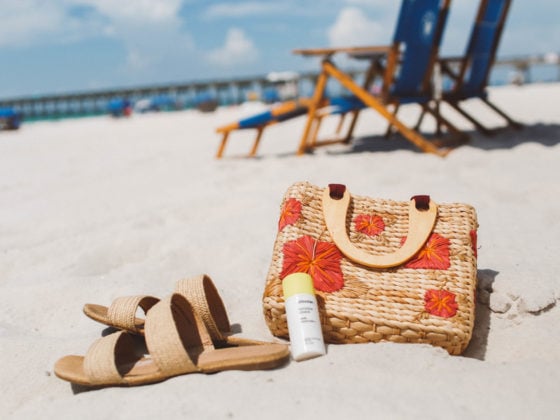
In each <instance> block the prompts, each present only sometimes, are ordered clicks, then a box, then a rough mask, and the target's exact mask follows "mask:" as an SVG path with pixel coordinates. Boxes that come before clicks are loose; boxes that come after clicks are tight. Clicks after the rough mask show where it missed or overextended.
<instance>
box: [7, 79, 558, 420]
mask: <svg viewBox="0 0 560 420" xmlns="http://www.w3.org/2000/svg"><path fill="white" fill-rule="evenodd" d="M491 98H493V99H494V100H495V102H496V103H497V104H499V105H501V106H503V108H504V109H507V110H508V112H509V113H510V114H511V115H512V116H514V117H515V118H517V119H518V120H519V121H521V122H523V123H525V124H527V127H526V128H525V130H523V131H521V132H513V131H506V132H503V133H501V134H499V135H498V136H496V137H494V138H485V137H482V136H480V135H478V134H476V133H472V134H473V135H472V137H473V140H472V142H471V144H470V145H468V146H463V147H461V148H459V149H457V150H455V151H454V152H452V153H451V154H450V155H449V156H448V157H447V158H445V159H442V158H439V157H436V156H433V155H427V154H421V153H418V152H417V151H416V150H415V149H414V148H412V147H410V146H409V145H408V143H406V142H403V141H401V140H394V141H391V142H388V141H385V140H382V139H379V138H374V139H370V141H367V142H364V141H363V140H359V139H358V140H357V141H356V142H355V143H354V145H353V146H345V147H342V146H333V147H330V148H324V149H321V150H319V151H317V152H316V153H315V154H314V155H306V156H304V157H299V158H298V157H295V156H293V155H292V152H293V151H294V150H295V149H296V146H297V144H298V141H299V138H298V137H299V134H300V132H301V129H302V125H303V119H302V118H300V119H297V120H293V121H290V122H287V123H284V124H280V125H277V126H274V127H272V128H270V129H269V130H268V131H267V132H266V133H265V135H264V138H263V141H262V147H261V149H260V152H259V155H260V158H258V159H250V160H247V159H240V158H238V157H239V156H240V155H241V154H242V153H246V152H247V151H248V150H249V147H250V140H249V136H250V135H251V133H249V132H242V133H241V132H240V133H236V134H234V135H233V136H232V139H231V147H229V148H228V149H227V150H226V155H227V156H228V157H227V158H226V159H223V160H221V161H217V160H215V159H214V158H213V155H214V153H215V150H216V148H217V145H218V141H219V138H218V136H217V135H216V134H215V133H214V131H213V130H214V128H215V127H216V126H218V125H220V124H223V123H227V122H231V121H232V120H234V119H235V118H237V117H238V116H240V115H243V114H246V113H248V112H251V111H253V110H254V109H255V108H258V106H255V105H249V106H245V107H240V108H232V109H221V110H218V111H217V112H215V113H213V114H200V113H198V112H196V111H191V112H180V113H168V114H159V115H158V114H151V115H135V116H133V117H132V118H130V119H128V120H113V119H110V118H109V117H100V118H91V119H83V120H75V121H64V122H41V123H35V124H26V125H24V126H23V127H22V129H21V130H20V131H19V132H14V133H12V132H2V133H0V204H1V205H0V293H1V297H2V305H1V307H0V346H1V347H0V348H1V352H0V357H1V364H0V395H1V398H0V401H1V402H0V417H2V418H7V417H9V418H22V419H29V418H133V417H134V418H148V417H152V418H189V419H199V418H212V419H213V418H242V419H252V418H271V419H286V418H317V419H320V418H333V419H334V418H345V419H346V418H348V419H352V418H426V419H450V418H453V419H455V418H464V419H472V418H510V419H511V418H516V419H527V418H559V417H560V410H559V408H558V407H559V404H558V398H559V395H560V310H559V308H558V304H557V301H558V299H560V275H559V273H558V269H557V268H558V260H557V256H556V254H557V252H558V251H559V249H560V246H559V245H560V223H559V222H558V215H559V214H560V196H559V195H560V186H559V185H560V183H559V182H560V176H559V175H560V170H559V162H560V110H559V109H560V108H559V105H558V100H559V99H560V85H532V86H526V87H522V88H513V87H508V88H498V89H494V90H492V92H491ZM472 109H474V111H475V112H477V113H478V114H479V115H483V119H484V120H485V121H488V122H489V123H490V124H495V123H496V122H497V121H499V120H497V119H495V118H494V116H493V114H491V113H489V112H486V110H485V108H483V107H482V106H481V105H479V104H472ZM416 112H417V110H416V108H411V111H410V112H409V110H408V109H403V116H405V117H406V118H408V115H409V114H410V115H415V113H416ZM481 113H482V114H481ZM457 121H459V120H457ZM384 127H385V125H384V124H382V123H381V120H380V119H379V118H378V117H377V116H376V115H375V114H374V113H373V112H370V111H368V112H365V113H364V114H363V116H362V118H361V120H360V124H359V127H358V135H359V136H372V135H375V136H378V135H379V134H380V133H382V132H383V130H384ZM464 127H465V128H467V129H468V127H469V125H468V124H465V125H464ZM232 156H237V157H232ZM301 180H308V181H310V182H313V183H315V184H318V185H326V184H327V183H329V182H339V183H345V184H347V185H348V187H349V188H350V190H351V191H352V192H355V193H357V194H361V195H370V196H378V197H388V198H395V199H407V198H408V197H410V196H411V195H414V194H421V193H428V194H431V195H432V197H433V198H434V199H435V200H436V201H440V202H453V201H463V202H467V203H470V204H472V205H474V206H475V207H476V208H477V210H478V216H479V222H480V230H479V246H480V250H479V261H478V262H479V280H480V287H479V300H480V302H479V305H478V308H477V314H478V318H477V326H476V329H475V335H474V338H473V341H472V345H471V347H470V348H469V349H468V350H467V352H466V354H465V356H461V357H457V356H449V355H448V354H447V353H446V352H445V351H443V350H440V349H436V348H432V347H429V346H423V345H399V344H368V345H346V346H333V345H331V346H329V347H328V355H327V356H326V357H323V358H319V359H314V360H311V361H307V362H301V363H296V362H291V363H289V364H288V365H286V366H285V367H283V368H281V369H278V370H273V371H261V372H259V371H256V372H222V373H219V374H216V375H185V376H181V377H177V378H174V379H171V380H168V381H166V382H163V383H160V384H156V385H150V386H144V387H137V388H129V389H120V388H108V389H102V390H97V391H91V392H77V393H74V392H73V389H72V387H71V386H70V385H69V384H68V383H67V382H64V381H62V380H60V379H58V378H56V377H55V376H54V374H53V372H52V369H53V364H54V362H55V361H56V360H57V359H58V358H59V357H61V356H63V355H65V354H84V353H85V351H86V350H87V348H88V346H89V344H90V343H91V342H93V340H95V339H96V338H98V337H99V336H100V334H101V332H102V330H103V328H102V326H100V325H99V324H96V323H95V322H93V321H91V320H89V319H88V318H86V317H85V316H83V315H82V312H81V309H82V305H83V304H84V303H86V302H95V303H103V304H108V303H109V302H110V301H111V300H112V299H113V298H115V297H117V296H121V295H126V294H138V293H150V294H154V295H157V296H164V295H166V294H168V293H169V292H170V290H171V288H172V285H173V284H174V282H175V280H177V279H179V278H181V277H185V276H190V275H195V274H198V273H208V274H210V276H211V277H212V278H213V279H214V281H215V283H216V284H217V285H218V287H219V289H220V293H221V294H222V296H223V298H224V301H225V303H226V306H227V308H228V311H229V314H230V319H231V320H232V322H234V323H237V324H239V327H240V328H241V329H242V334H243V335H244V336H247V337H252V338H262V339H272V337H271V336H270V333H269V332H268V329H267V327H266V324H265V322H264V319H263V316H262V310H261V294H262V291H263V287H264V280H265V277H266V273H267V270H268V265H269V262H270V257H271V251H272V245H273V241H274V237H275V233H276V223H277V218H278V213H279V203H280V200H281V197H282V195H283V193H284V191H285V190H286V188H287V187H288V186H289V185H290V184H291V183H292V182H295V181H301Z"/></svg>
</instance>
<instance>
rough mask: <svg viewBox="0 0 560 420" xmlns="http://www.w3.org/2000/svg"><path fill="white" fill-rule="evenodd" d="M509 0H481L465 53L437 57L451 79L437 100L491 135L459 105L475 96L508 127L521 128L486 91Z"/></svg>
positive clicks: (490, 130)
mask: <svg viewBox="0 0 560 420" xmlns="http://www.w3.org/2000/svg"><path fill="white" fill-rule="evenodd" d="M511 2H512V0H481V2H480V6H479V8H478V12H477V15H476V20H475V22H474V25H473V28H472V31H471V36H470V39H469V42H468V44H467V48H466V52H465V55H464V56H463V57H460V58H443V59H440V60H439V63H440V65H441V70H442V75H443V76H444V77H445V76H447V77H449V78H450V79H451V80H452V81H453V86H452V88H451V89H450V90H449V91H444V92H442V98H441V99H442V100H443V101H444V102H446V103H448V104H449V105H451V106H452V107H453V108H454V109H455V110H457V111H458V112H459V113H460V114H461V115H463V116H464V117H465V118H466V119H467V120H469V121H470V122H471V123H472V124H473V125H474V126H475V127H476V128H477V129H478V130H479V131H480V132H482V133H484V134H493V133H494V132H495V130H492V129H489V128H487V127H485V126H484V125H483V124H482V123H480V122H479V121H478V120H477V119H475V118H474V117H473V116H472V115H471V114H469V113H467V112H466V111H465V110H464V109H463V108H462V107H461V106H460V103H461V102H462V101H465V100H467V99H473V98H478V99H480V100H482V102H484V103H485V104H486V105H487V106H488V107H489V108H491V109H492V110H494V111H495V112H496V113H497V114H498V115H500V116H501V117H502V118H503V119H504V120H505V121H506V123H507V125H508V126H510V127H512V128H516V129H519V128H521V127H522V125H521V124H519V123H518V122H516V121H514V120H513V119H512V118H510V117H509V116H508V115H507V114H506V113H505V112H503V111H502V110H501V109H499V108H498V107H497V106H496V105H494V104H493V103H491V102H490V101H489V100H488V93H487V91H486V88H487V86H488V79H489V76H490V71H491V69H492V65H493V63H494V59H495V57H496V51H497V49H498V45H499V43H500V37H501V35H502V32H503V28H504V23H505V21H506V18H507V14H508V11H509V8H510V5H511Z"/></svg>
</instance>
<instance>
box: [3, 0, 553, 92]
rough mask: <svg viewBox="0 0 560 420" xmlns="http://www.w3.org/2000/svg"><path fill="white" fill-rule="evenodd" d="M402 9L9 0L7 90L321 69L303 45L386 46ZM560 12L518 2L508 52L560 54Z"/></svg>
mask: <svg viewBox="0 0 560 420" xmlns="http://www.w3.org/2000/svg"><path fill="white" fill-rule="evenodd" d="M399 5H400V2H399V1H397V0H394V1H391V0H266V1H224V0H221V1H211V0H207V1H204V0H0V22H1V24H0V98H14V97H22V96H31V95H41V94H57V93H68V92H83V91H91V90H99V89H105V88H114V87H128V86H141V85H153V84H165V83H169V82H190V81H206V80H212V79H220V80H224V79H232V78H240V77H244V76H261V75H265V74H267V73H269V72H272V71H289V70H292V71H313V70H318V62H317V61H316V60H314V59H310V58H304V57H301V56H297V55H294V54H292V50H293V49H296V48H319V47H327V46H358V45H386V44H388V43H389V42H390V40H391V38H392V36H393V28H394V25H395V21H396V18H397V14H398V9H399ZM477 5H478V1H475V0H453V1H452V5H451V12H450V16H449V20H448V24H447V28H446V31H445V34H444V40H443V45H442V54H443V55H460V54H461V53H462V52H463V51H464V49H465V45H466V42H467V39H468V36H469V29H470V25H471V23H472V20H473V18H474V14H475V11H476V8H477ZM559 17H560V1H558V0H514V1H513V5H512V8H511V10H510V14H509V17H508V21H507V23H506V28H505V31H504V34H503V38H502V42H501V44H500V48H499V51H498V55H499V56H512V55H527V54H542V53H549V52H556V53H560V44H559V43H558V41H559V40H560V25H559V24H558V18H559ZM343 64H345V65H346V64H347V65H348V66H351V65H352V63H343Z"/></svg>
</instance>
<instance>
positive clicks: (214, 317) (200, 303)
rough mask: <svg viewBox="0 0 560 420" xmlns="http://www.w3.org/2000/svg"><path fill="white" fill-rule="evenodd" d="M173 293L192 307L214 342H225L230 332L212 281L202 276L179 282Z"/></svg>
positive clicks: (223, 309) (227, 320) (223, 307)
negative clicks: (184, 299) (182, 297)
mask: <svg viewBox="0 0 560 420" xmlns="http://www.w3.org/2000/svg"><path fill="white" fill-rule="evenodd" d="M175 291H176V292H177V293H180V294H182V295H183V296H184V297H185V298H186V299H187V300H188V301H189V302H190V304H191V305H192V307H193V309H194V311H195V312H196V313H197V314H198V315H199V316H200V317H201V318H202V320H203V321H204V323H205V325H206V328H207V329H208V332H209V333H210V336H211V337H212V339H213V340H214V341H225V340H226V334H227V333H230V332H231V325H230V323H229V319H228V316H227V312H226V308H225V305H224V302H223V301H222V298H221V297H220V294H219V293H218V289H217V288H216V286H215V285H214V283H213V282H212V279H211V278H210V277H209V276H208V275H206V274H202V275H199V276H196V277H192V278H187V279H183V280H179V281H178V282H177V283H176V285H175Z"/></svg>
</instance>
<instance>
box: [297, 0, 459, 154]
mask: <svg viewBox="0 0 560 420" xmlns="http://www.w3.org/2000/svg"><path fill="white" fill-rule="evenodd" d="M450 2H451V1H450V0H422V1H415V0H403V1H402V3H401V8H400V12H399V17H398V20H397V25H396V29H395V34H394V37H393V43H392V45H390V46H372V47H350V48H323V49H299V50H295V51H294V53H296V54H300V55H303V56H307V57H309V56H322V57H323V60H322V63H321V72H320V75H319V78H318V79H317V83H316V85H315V91H314V93H313V97H312V98H311V103H310V105H309V111H308V117H307V122H306V125H305V128H304V132H303V135H302V138H301V141H300V145H299V148H298V152H297V153H298V154H303V153H305V152H306V151H309V150H312V149H314V148H315V147H318V146H322V145H326V144H332V143H335V142H348V141H349V139H350V137H351V133H352V130H353V129H354V126H355V123H356V119H357V117H358V115H359V111H360V109H362V108H363V107H366V106H367V107H370V108H372V109H374V110H375V111H377V112H378V113H379V114H380V115H381V116H382V117H384V118H385V119H386V120H387V121H388V122H389V124H390V126H391V127H394V129H395V130H396V131H398V132H400V133H401V134H402V135H403V136H404V137H405V138H406V139H407V140H409V141H410V142H411V143H413V144H414V145H415V146H417V147H418V148H419V149H421V150H422V151H425V152H431V153H435V154H438V155H445V154H446V153H447V152H448V150H444V149H442V148H440V147H439V144H437V143H436V142H431V141H429V140H428V139H427V138H425V137H424V136H423V135H422V134H420V132H419V131H417V130H415V129H412V128H409V127H408V126H406V125H405V124H404V123H403V122H402V121H401V120H400V119H399V118H397V111H398V109H399V106H400V105H401V104H409V103H415V104H419V105H420V106H421V107H422V109H423V110H425V112H428V113H430V114H432V115H433V117H434V118H435V119H436V120H437V121H438V125H439V126H444V127H446V128H447V129H448V131H449V132H450V133H451V134H453V135H454V136H455V137H456V139H464V135H463V133H461V132H460V131H459V130H457V129H456V128H455V127H454V126H453V125H452V124H451V123H450V122H449V121H447V120H446V119H445V118H443V117H442V116H441V115H439V114H438V113H437V112H435V111H434V110H433V108H432V107H431V106H429V103H430V102H431V101H432V99H433V97H432V86H431V85H432V84H431V77H432V70H433V64H434V62H435V60H436V58H437V54H438V49H439V44H440V42H441V38H442V34H443V30H444V27H445V23H446V21H447V14H448V10H449V5H450ZM338 53H346V54H347V55H349V56H350V57H352V58H356V59H367V60H369V61H370V64H369V67H368V69H367V71H366V74H365V77H364V81H363V83H362V84H358V83H357V82H356V81H355V80H354V79H353V78H352V77H351V76H350V75H349V74H347V73H346V72H344V71H342V70H341V69H339V68H338V67H337V66H336V65H335V64H334V63H333V61H332V59H331V57H332V56H333V55H335V54H338ZM377 77H380V78H381V80H382V86H381V89H380V92H379V93H378V94H374V93H372V89H371V86H372V83H373V82H374V80H375V79H376V78H377ZM330 78H333V79H335V80H337V81H338V82H339V83H340V84H341V85H342V86H343V87H344V88H345V89H347V90H348V91H350V92H351V94H352V95H353V98H354V99H353V101H354V104H355V105H356V107H355V108H354V109H347V112H353V114H354V116H353V121H352V123H351V124H350V128H349V131H348V133H347V134H346V136H342V137H341V138H336V139H328V140H318V139H317V133H318V131H319V130H318V127H319V125H320V123H321V120H322V119H323V118H324V109H322V108H324V107H323V106H322V101H323V98H324V95H325V88H326V85H327V82H328V80H329V79H330ZM391 108H393V110H392V112H391Z"/></svg>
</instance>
